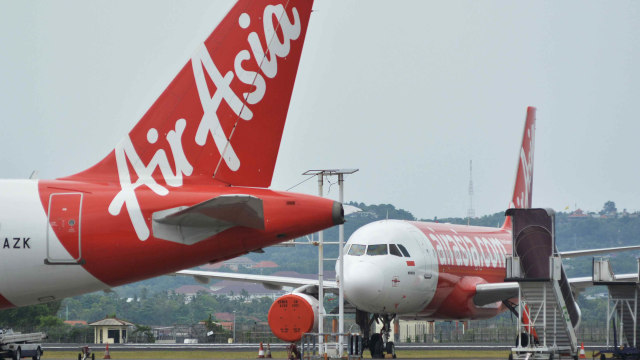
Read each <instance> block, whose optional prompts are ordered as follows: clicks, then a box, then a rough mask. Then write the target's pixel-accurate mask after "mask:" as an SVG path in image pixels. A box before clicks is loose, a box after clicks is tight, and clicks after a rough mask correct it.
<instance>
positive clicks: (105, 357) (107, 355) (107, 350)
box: [103, 343, 111, 359]
mask: <svg viewBox="0 0 640 360" xmlns="http://www.w3.org/2000/svg"><path fill="white" fill-rule="evenodd" d="M103 359H111V354H109V343H107V349H106V350H105V351H104V357H103Z"/></svg>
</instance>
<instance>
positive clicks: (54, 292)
mask: <svg viewBox="0 0 640 360" xmlns="http://www.w3.org/2000/svg"><path fill="white" fill-rule="evenodd" d="M311 7H312V1H310V0H286V1H285V0H271V1H253V0H239V1H238V2H237V3H236V4H235V5H234V6H233V7H232V8H231V10H230V11H229V13H228V14H227V15H226V16H225V17H224V19H223V20H222V21H221V22H220V24H219V25H218V26H217V27H216V28H215V30H214V31H213V32H212V33H211V35H210V36H209V37H208V38H207V39H206V40H205V41H204V42H203V43H202V44H201V45H200V46H199V47H198V48H197V49H196V51H195V53H194V54H193V56H192V58H191V59H190V60H189V61H188V62H187V64H186V65H185V66H184V67H183V68H182V69H181V70H180V72H179V73H178V75H177V76H176V77H175V78H174V79H173V81H172V82H171V83H170V84H169V86H168V87H167V88H166V89H165V91H164V92H163V93H162V94H161V95H160V97H159V98H158V99H157V100H156V102H155V103H154V104H153V105H152V106H151V108H150V109H149V110H148V111H147V112H146V114H145V115H144V116H143V117H142V119H141V120H140V121H139V122H138V123H137V125H136V126H135V127H134V128H133V130H131V132H130V133H129V134H128V136H126V137H125V138H124V139H123V140H122V141H121V142H120V143H119V144H118V145H116V146H115V149H114V150H113V151H111V153H110V154H108V155H107V156H106V157H105V158H104V159H103V160H102V161H100V162H99V163H97V164H96V165H95V166H93V167H91V168H89V169H87V170H85V171H82V172H80V173H78V174H75V175H72V176H67V177H63V178H59V179H56V180H2V181H0V204H1V206H0V242H2V248H1V249H0V273H2V274H4V276H2V277H1V278H0V308H8V307H13V306H23V305H29V304H37V303H41V302H46V301H51V300H56V299H60V298H63V297H67V296H73V295H78V294H82V293H87V292H91V291H96V290H103V289H109V288H111V287H114V286H118V285H122V284H126V283H130V282H134V281H139V280H142V279H146V278H150V277H153V276H158V275H162V274H165V273H170V272H174V271H177V270H180V269H184V268H189V267H193V266H197V265H199V264H204V263H207V262H215V261H222V260H225V259H229V258H232V257H235V256H238V255H241V254H244V253H247V252H250V251H255V250H259V249H261V248H263V247H266V246H270V245H273V244H276V243H279V242H282V241H285V240H289V239H293V238H296V237H299V236H301V235H304V234H308V233H312V232H316V231H318V230H321V229H324V228H327V227H330V226H333V225H335V224H341V223H343V222H344V218H343V213H342V211H343V210H342V206H341V204H340V203H337V202H334V201H330V200H327V199H323V198H320V197H314V196H308V195H302V194H295V193H290V192H281V191H272V190H269V189H267V187H268V186H269V185H270V184H271V180H272V176H273V171H274V165H275V161H276V157H277V153H278V148H279V146H280V139H281V136H282V131H283V127H284V123H285V118H286V116H287V111H288V107H289V101H290V99H291V93H292V91H293V85H294V81H295V77H296V72H297V69H298V63H299V61H300V56H301V52H302V47H303V43H304V38H305V34H306V31H307V26H308V24H309V17H310V14H311Z"/></svg>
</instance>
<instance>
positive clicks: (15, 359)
mask: <svg viewBox="0 0 640 360" xmlns="http://www.w3.org/2000/svg"><path fill="white" fill-rule="evenodd" d="M20 359H22V351H21V350H20V348H18V349H16V352H15V353H13V360H20Z"/></svg>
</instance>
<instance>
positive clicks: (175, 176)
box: [109, 119, 193, 240]
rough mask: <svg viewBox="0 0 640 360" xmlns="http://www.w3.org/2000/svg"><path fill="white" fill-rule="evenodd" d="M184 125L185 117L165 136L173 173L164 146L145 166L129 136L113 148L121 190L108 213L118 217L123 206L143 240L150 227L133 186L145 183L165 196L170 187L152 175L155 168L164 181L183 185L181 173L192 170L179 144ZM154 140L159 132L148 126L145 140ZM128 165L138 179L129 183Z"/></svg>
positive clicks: (172, 184) (152, 141)
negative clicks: (174, 168)
mask: <svg viewBox="0 0 640 360" xmlns="http://www.w3.org/2000/svg"><path fill="white" fill-rule="evenodd" d="M185 127H186V120H185V119H180V120H178V121H176V125H175V130H171V131H169V133H168V134H167V137H166V139H167V142H168V143H169V147H170V148H171V153H172V155H173V161H174V163H175V165H176V172H175V173H173V170H172V169H171V165H170V164H169V159H168V158H167V154H166V153H165V151H164V150H163V149H160V150H158V151H156V153H155V154H154V155H153V157H152V158H151V161H149V164H147V165H145V164H144V163H143V162H142V160H141V159H140V156H138V153H137V152H136V149H135V147H134V146H133V143H132V142H131V139H130V138H129V137H128V136H127V137H126V138H125V139H124V140H123V141H122V142H121V143H120V144H118V145H117V146H116V148H115V153H116V164H117V167H118V176H119V178H120V187H121V190H120V191H119V192H118V193H117V194H116V196H115V197H114V198H113V200H112V201H111V203H110V204H109V213H110V214H111V215H113V216H117V215H119V214H120V211H121V210H122V207H123V206H126V208H127V212H128V213H129V217H130V218H131V223H132V224H133V228H134V230H135V232H136V235H138V238H139V239H140V240H146V239H147V238H149V228H148V227H147V223H146V222H145V220H144V217H143V216H142V210H141V209H140V204H139V203H138V198H137V197H136V193H135V189H136V188H138V187H140V186H143V185H144V186H147V187H148V188H149V189H151V190H152V191H153V192H154V193H156V194H158V195H160V196H165V195H167V194H168V193H169V190H167V188H166V187H164V186H162V185H160V184H158V183H157V182H156V180H155V179H154V178H153V172H154V171H155V170H156V169H157V168H159V169H160V173H161V174H162V177H163V178H164V180H165V182H166V184H167V185H169V186H172V187H179V186H182V175H183V174H184V175H187V176H189V175H191V173H192V171H193V167H192V166H191V164H189V162H188V161H187V158H186V156H185V154H184V150H183V147H182V133H183V132H184V129H185ZM157 140H158V131H157V130H156V129H153V128H152V129H150V130H149V131H148V132H147V141H148V142H149V143H150V144H154V143H155V142H156V141H157ZM128 164H131V166H132V167H133V171H134V172H135V174H136V176H137V177H138V180H136V182H135V183H133V184H132V183H131V175H130V174H129V166H128Z"/></svg>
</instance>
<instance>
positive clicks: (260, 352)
mask: <svg viewBox="0 0 640 360" xmlns="http://www.w3.org/2000/svg"><path fill="white" fill-rule="evenodd" d="M263 358H264V346H262V341H261V342H260V350H258V359H263Z"/></svg>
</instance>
